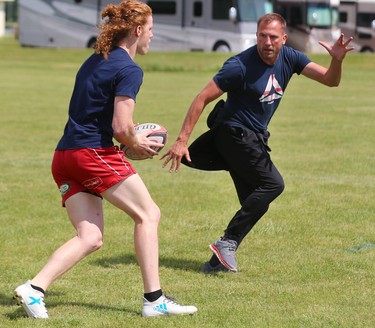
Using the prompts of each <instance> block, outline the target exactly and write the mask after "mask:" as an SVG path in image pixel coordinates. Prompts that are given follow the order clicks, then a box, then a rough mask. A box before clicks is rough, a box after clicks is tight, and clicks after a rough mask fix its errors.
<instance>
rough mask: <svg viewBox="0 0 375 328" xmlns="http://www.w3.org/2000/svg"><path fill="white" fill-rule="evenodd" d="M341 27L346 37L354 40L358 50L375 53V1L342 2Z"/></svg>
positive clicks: (351, 0)
mask: <svg viewBox="0 0 375 328" xmlns="http://www.w3.org/2000/svg"><path fill="white" fill-rule="evenodd" d="M340 27H341V30H342V32H343V33H345V35H346V36H352V37H353V38H354V40H353V41H354V45H355V47H356V48H357V49H356V50H358V51H361V52H374V51H375V1H374V0H350V1H347V0H341V3H340Z"/></svg>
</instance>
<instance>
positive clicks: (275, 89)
mask: <svg viewBox="0 0 375 328" xmlns="http://www.w3.org/2000/svg"><path fill="white" fill-rule="evenodd" d="M282 96H283V89H282V88H281V86H280V84H279V82H277V80H276V78H275V74H271V75H270V77H269V79H268V82H267V86H266V90H264V92H263V95H262V97H260V98H259V101H260V102H268V103H269V104H272V103H273V102H274V100H275V99H279V98H281V97H282Z"/></svg>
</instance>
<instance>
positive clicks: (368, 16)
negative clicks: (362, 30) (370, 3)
mask: <svg viewBox="0 0 375 328" xmlns="http://www.w3.org/2000/svg"><path fill="white" fill-rule="evenodd" d="M373 20H375V13H358V15H357V24H358V26H360V27H371V26H372V21H373Z"/></svg>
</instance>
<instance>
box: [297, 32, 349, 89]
mask: <svg viewBox="0 0 375 328" xmlns="http://www.w3.org/2000/svg"><path fill="white" fill-rule="evenodd" d="M352 40H353V38H352V37H350V38H349V39H348V40H347V41H344V34H341V36H340V37H339V38H338V40H337V41H336V42H335V43H334V45H332V46H330V45H328V44H326V43H325V42H322V41H320V42H319V44H320V45H322V46H323V47H324V48H325V49H326V50H327V51H328V53H329V54H330V55H331V57H332V58H331V63H330V65H329V67H328V68H325V67H323V66H321V65H319V64H316V63H314V62H311V63H309V64H307V65H306V67H305V68H304V69H303V71H302V75H304V76H306V77H308V78H310V79H312V80H315V81H318V82H320V83H322V84H324V85H327V86H329V87H337V86H338V85H339V84H340V81H341V74H342V62H343V60H344V58H345V55H346V53H347V52H349V51H351V50H353V49H354V48H353V47H348V45H349V43H350V42H351V41H352Z"/></svg>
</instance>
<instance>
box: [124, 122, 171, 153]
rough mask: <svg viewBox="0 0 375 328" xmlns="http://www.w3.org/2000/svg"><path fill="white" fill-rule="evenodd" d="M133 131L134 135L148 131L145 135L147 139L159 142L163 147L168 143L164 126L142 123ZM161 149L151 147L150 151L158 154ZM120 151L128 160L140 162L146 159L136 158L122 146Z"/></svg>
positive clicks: (128, 149)
mask: <svg viewBox="0 0 375 328" xmlns="http://www.w3.org/2000/svg"><path fill="white" fill-rule="evenodd" d="M134 129H135V133H136V134H138V133H141V132H143V131H145V130H150V133H149V134H148V135H147V138H148V139H150V140H152V141H156V142H159V143H161V144H163V145H164V146H165V144H166V143H167V141H168V131H167V129H166V128H165V127H164V126H162V125H160V124H156V123H142V124H138V125H136V126H135V127H134ZM164 146H163V147H164ZM163 147H152V149H154V150H155V151H157V152H159V151H160V150H162V149H163ZM120 149H121V150H122V151H123V152H124V154H125V156H126V157H127V158H129V159H133V160H142V159H146V158H148V157H139V156H137V155H136V154H134V152H133V151H132V150H131V149H130V148H129V147H128V146H126V145H123V144H120Z"/></svg>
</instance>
